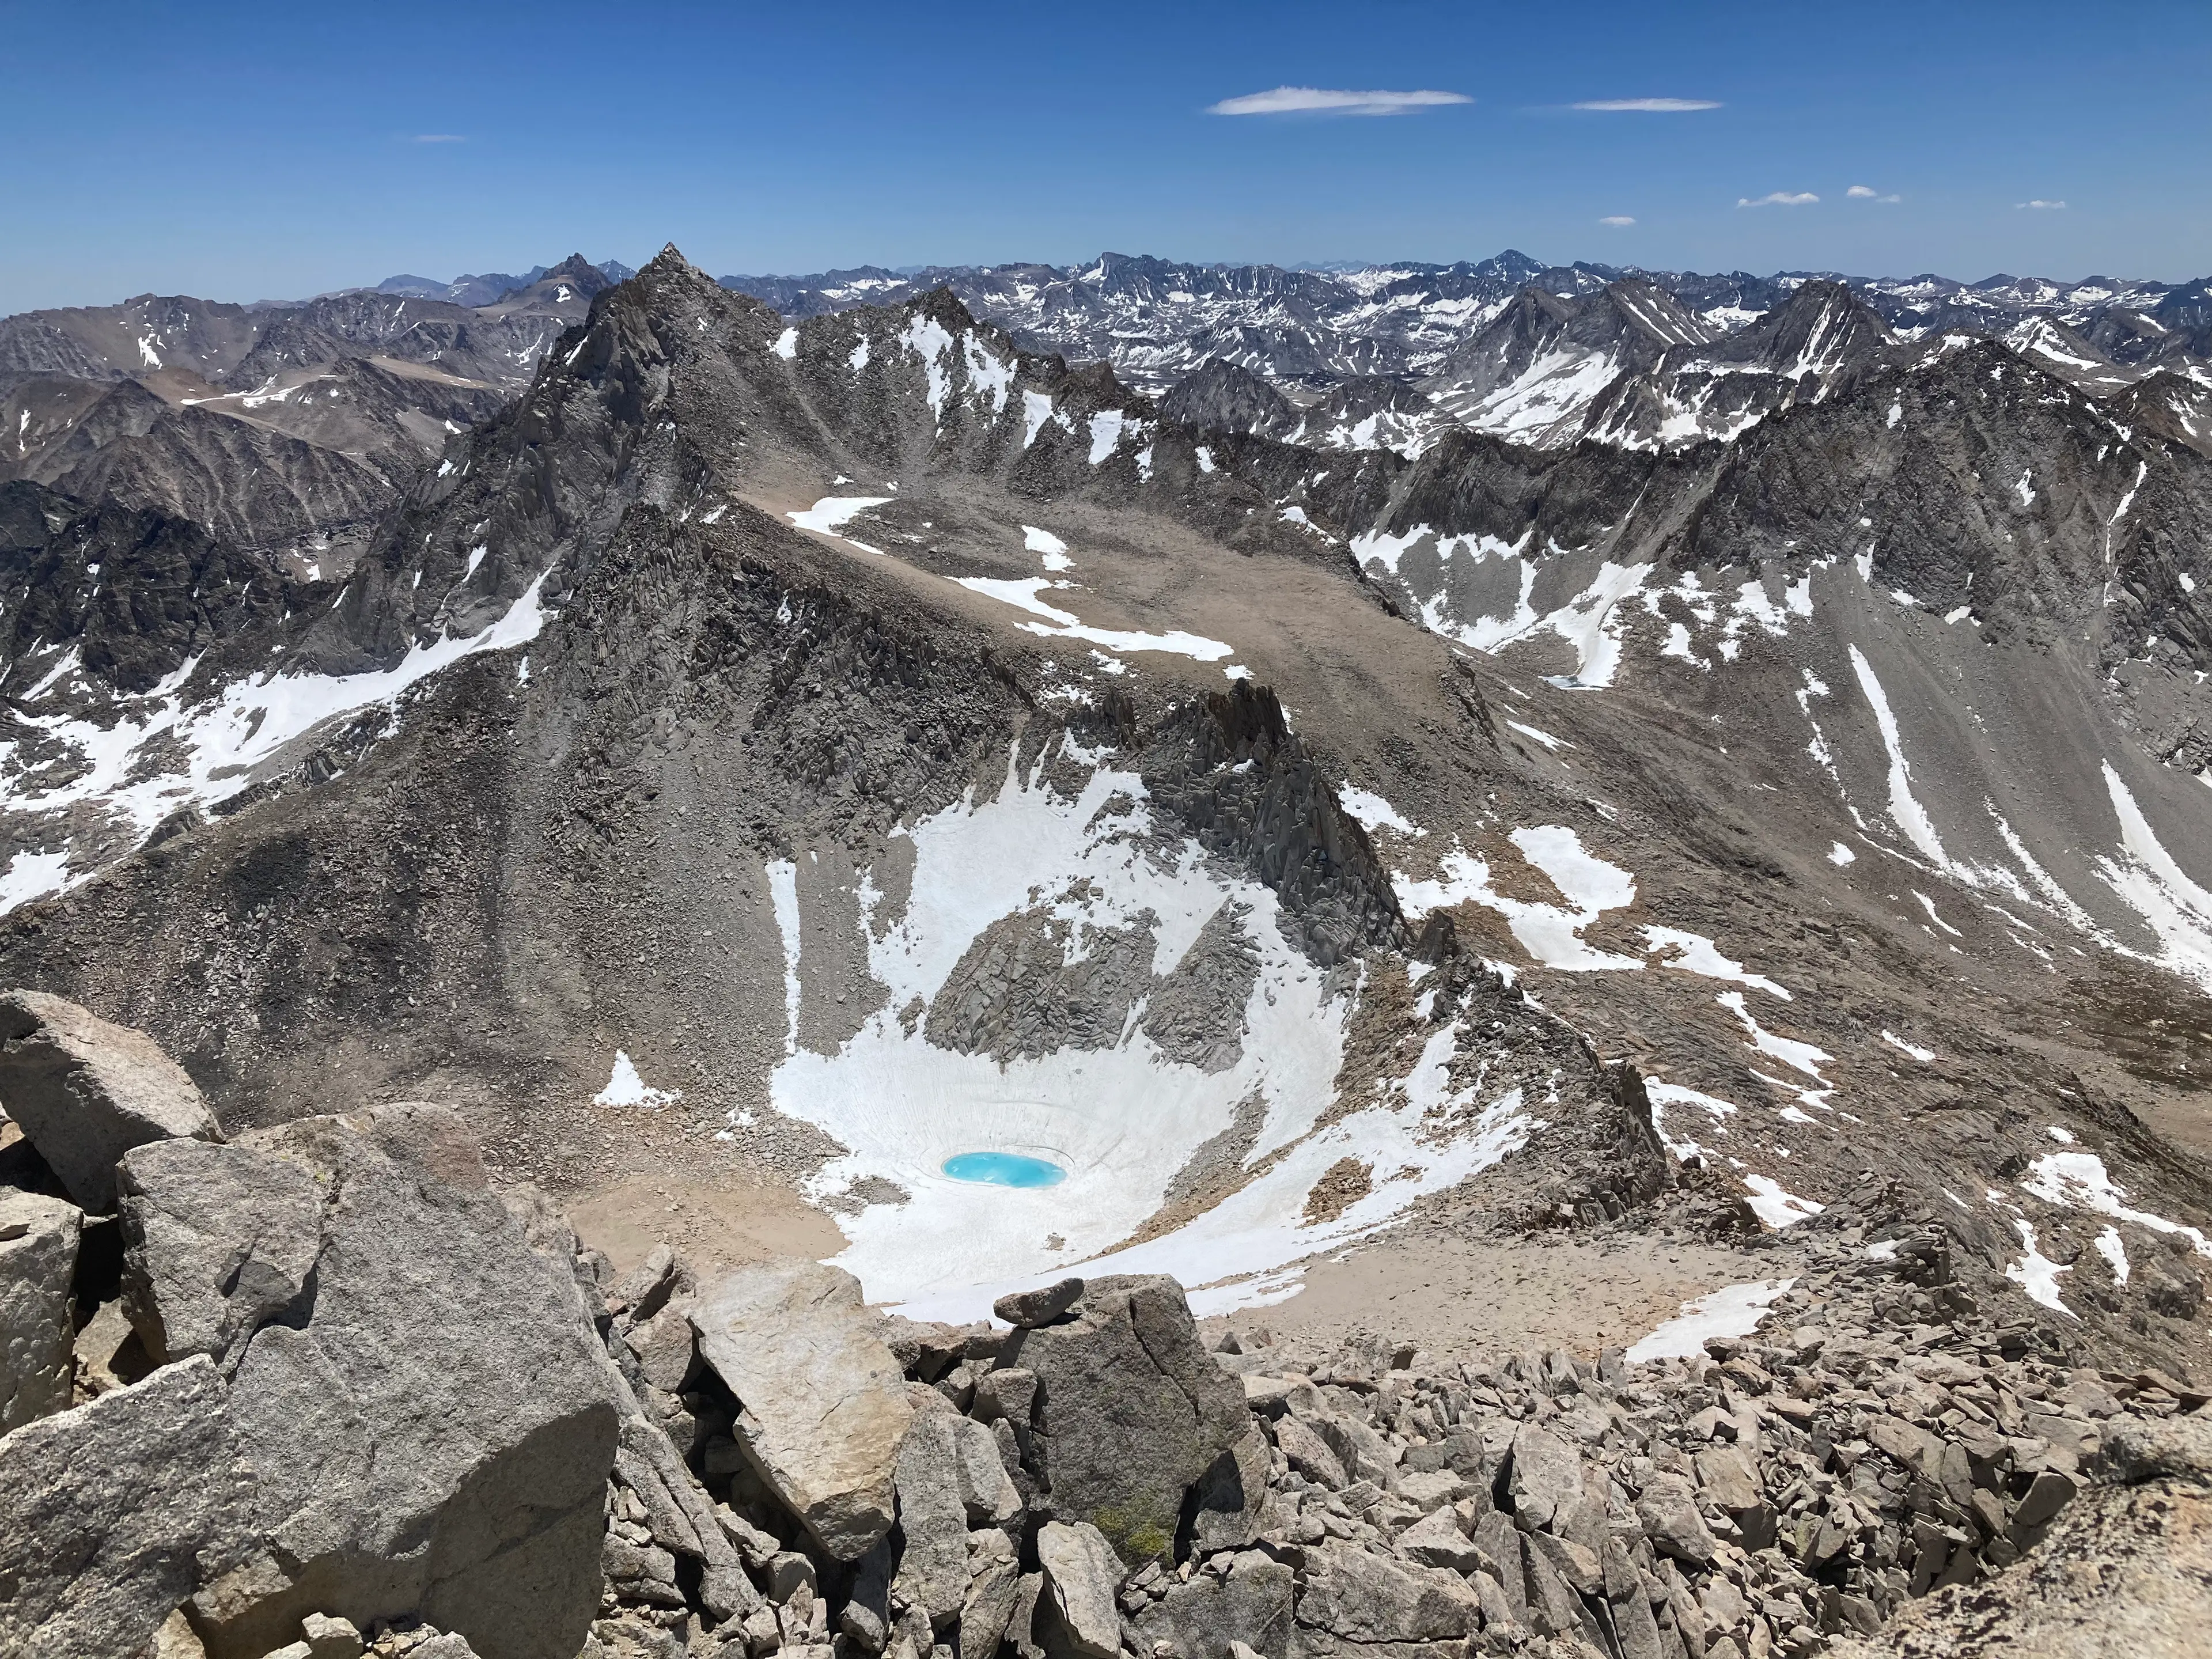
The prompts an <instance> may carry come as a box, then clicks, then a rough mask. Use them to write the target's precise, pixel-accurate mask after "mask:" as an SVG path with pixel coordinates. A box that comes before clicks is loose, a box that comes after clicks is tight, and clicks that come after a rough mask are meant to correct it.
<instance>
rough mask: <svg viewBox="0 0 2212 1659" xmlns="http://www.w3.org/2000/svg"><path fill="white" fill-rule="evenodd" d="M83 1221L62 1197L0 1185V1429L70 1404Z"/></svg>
mask: <svg viewBox="0 0 2212 1659" xmlns="http://www.w3.org/2000/svg"><path fill="white" fill-rule="evenodd" d="M82 1221H83V1214H82V1212H81V1211H79V1210H78V1209H77V1207H76V1206H75V1205H74V1204H70V1203H69V1202H67V1201H66V1200H62V1199H58V1198H48V1197H46V1195H44V1194H39V1193H26V1192H19V1191H17V1190H15V1189H14V1188H5V1187H0V1434H5V1433H7V1432H8V1431H9V1430H10V1429H13V1428H15V1427H17V1426H19V1425H22V1424H25V1423H28V1422H30V1421H31V1420H32V1419H33V1418H40V1417H45V1416H47V1415H49V1414H51V1413H54V1412H58V1411H64V1410H66V1409H67V1408H68V1407H69V1404H70V1352H71V1346H72V1344H71V1339H72V1338H73V1337H74V1336H75V1334H76V1331H75V1328H74V1326H73V1323H72V1322H71V1319H70V1312H71V1309H72V1304H74V1303H75V1301H76V1263H77V1243H78V1234H79V1228H80V1225H81V1224H82Z"/></svg>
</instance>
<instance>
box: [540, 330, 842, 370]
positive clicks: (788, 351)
mask: <svg viewBox="0 0 2212 1659" xmlns="http://www.w3.org/2000/svg"><path fill="white" fill-rule="evenodd" d="M576 349H577V350H578V351H581V350H582V349H584V348H583V347H582V346H580V345H579V346H578V347H577V348H576ZM769 350H770V351H773V352H774V353H775V355H776V356H779V357H781V358H782V359H783V360H784V361H785V362H790V361H791V360H792V359H793V358H794V357H796V356H799V331H798V330H797V329H795V328H787V329H786V330H784V331H783V332H782V333H781V334H779V335H777V336H776V337H775V344H774V345H772V346H770V347H769ZM570 355H571V357H572V359H573V356H574V354H573V353H572V354H570Z"/></svg>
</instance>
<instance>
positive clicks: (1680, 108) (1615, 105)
mask: <svg viewBox="0 0 2212 1659" xmlns="http://www.w3.org/2000/svg"><path fill="white" fill-rule="evenodd" d="M1575 107H1576V108H1577V109H1602V110H1633V111H1636V112H1638V113H1641V114H1644V115H1681V114H1685V113H1686V112H1689V111H1691V110H1697V109H1718V108H1719V107H1720V106H1719V105H1718V104H1717V103H1716V102H1714V101H1713V100H1711V99H1710V98H1589V99H1585V100H1583V101H1582V102H1581V103H1579V104H1577V105H1576V106H1575Z"/></svg>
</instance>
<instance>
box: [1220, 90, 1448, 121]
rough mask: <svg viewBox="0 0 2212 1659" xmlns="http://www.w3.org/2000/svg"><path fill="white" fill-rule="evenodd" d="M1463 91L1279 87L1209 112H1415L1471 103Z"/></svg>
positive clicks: (1229, 101) (1223, 102) (1226, 101)
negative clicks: (1355, 90) (1383, 90)
mask: <svg viewBox="0 0 2212 1659" xmlns="http://www.w3.org/2000/svg"><path fill="white" fill-rule="evenodd" d="M1473 102H1474V99H1472V98H1470V97H1468V95H1467V94H1465V93H1463V92H1343V91H1331V90H1330V89H1328V88H1324V87H1277V88H1274V89H1273V91H1272V92H1248V93H1246V94H1244V95H1243V97H1241V98H1225V99H1223V100H1221V101H1220V102H1219V103H1218V104H1210V105H1208V106H1206V113H1207V114H1208V115H1412V114H1413V113H1414V112H1417V111H1419V110H1425V109H1434V108H1436V107H1437V106H1438V105H1441V104H1471V103H1473Z"/></svg>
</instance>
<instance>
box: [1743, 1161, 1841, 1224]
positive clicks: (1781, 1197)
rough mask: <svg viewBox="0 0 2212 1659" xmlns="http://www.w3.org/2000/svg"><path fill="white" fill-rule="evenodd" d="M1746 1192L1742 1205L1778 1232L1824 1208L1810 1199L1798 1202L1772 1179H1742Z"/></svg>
mask: <svg viewBox="0 0 2212 1659" xmlns="http://www.w3.org/2000/svg"><path fill="white" fill-rule="evenodd" d="M1743 1184H1744V1188H1745V1189H1746V1190H1747V1192H1748V1193H1749V1194H1750V1196H1749V1197H1748V1198H1747V1199H1746V1200H1744V1201H1745V1202H1746V1203H1747V1204H1749V1205H1750V1206H1751V1207H1752V1211H1753V1213H1754V1214H1756V1215H1757V1216H1758V1217H1759V1219H1760V1220H1761V1221H1763V1222H1765V1224H1766V1225H1768V1226H1770V1227H1772V1228H1775V1229H1776V1230H1777V1231H1779V1230H1780V1229H1782V1228H1784V1227H1790V1226H1794V1225H1796V1224H1797V1223H1798V1222H1800V1221H1802V1220H1804V1219H1806V1218H1808V1217H1809V1216H1816V1215H1818V1214H1820V1212H1821V1211H1822V1210H1824V1209H1826V1208H1827V1206H1826V1205H1825V1204H1815V1203H1814V1201H1813V1200H1811V1199H1809V1198H1800V1197H1798V1196H1797V1195H1796V1194H1795V1193H1792V1192H1788V1191H1785V1190H1784V1188H1783V1185H1782V1183H1781V1182H1778V1181H1777V1180H1775V1179H1774V1177H1773V1176H1763V1175H1747V1176H1744V1177H1743Z"/></svg>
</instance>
